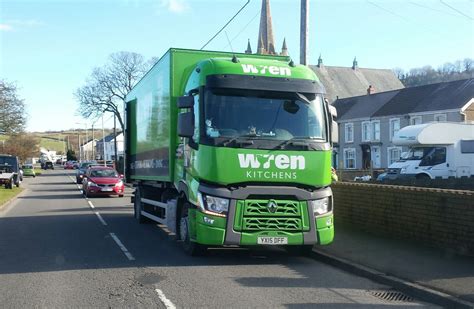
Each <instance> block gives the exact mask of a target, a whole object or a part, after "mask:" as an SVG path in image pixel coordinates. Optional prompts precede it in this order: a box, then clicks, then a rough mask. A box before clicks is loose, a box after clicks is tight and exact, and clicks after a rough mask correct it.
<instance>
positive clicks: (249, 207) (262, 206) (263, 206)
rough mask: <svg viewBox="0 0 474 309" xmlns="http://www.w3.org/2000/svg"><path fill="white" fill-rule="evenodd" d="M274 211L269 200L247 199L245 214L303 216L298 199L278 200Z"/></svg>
mask: <svg viewBox="0 0 474 309" xmlns="http://www.w3.org/2000/svg"><path fill="white" fill-rule="evenodd" d="M274 202H275V204H276V208H275V211H274V212H271V211H270V208H269V207H268V203H269V200H247V201H245V210H244V216H265V215H269V216H301V209H300V203H299V202H298V201H289V200H283V201H282V200H276V201H274Z"/></svg>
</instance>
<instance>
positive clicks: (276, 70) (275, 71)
mask: <svg viewBox="0 0 474 309" xmlns="http://www.w3.org/2000/svg"><path fill="white" fill-rule="evenodd" d="M242 70H243V71H244V73H246V74H267V73H270V74H271V75H279V76H291V70H290V68H284V67H277V66H274V65H253V64H242Z"/></svg>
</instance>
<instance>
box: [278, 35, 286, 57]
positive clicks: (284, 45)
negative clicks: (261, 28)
mask: <svg viewBox="0 0 474 309" xmlns="http://www.w3.org/2000/svg"><path fill="white" fill-rule="evenodd" d="M280 55H282V56H288V47H286V38H284V39H283V46H282V47H281V53H280Z"/></svg>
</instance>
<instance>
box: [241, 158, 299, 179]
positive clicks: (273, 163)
mask: <svg viewBox="0 0 474 309" xmlns="http://www.w3.org/2000/svg"><path fill="white" fill-rule="evenodd" d="M237 155H238V157H239V165H240V168H245V169H250V170H247V171H246V174H245V175H246V177H247V178H250V179H259V178H263V179H283V180H288V179H290V180H291V179H293V180H294V179H296V178H297V171H298V170H304V169H305V165H306V161H305V158H304V157H303V156H288V155H284V154H279V155H261V154H257V155H255V154H242V153H239V154H237ZM270 169H271V170H270ZM275 169H278V170H279V171H276V170H275Z"/></svg>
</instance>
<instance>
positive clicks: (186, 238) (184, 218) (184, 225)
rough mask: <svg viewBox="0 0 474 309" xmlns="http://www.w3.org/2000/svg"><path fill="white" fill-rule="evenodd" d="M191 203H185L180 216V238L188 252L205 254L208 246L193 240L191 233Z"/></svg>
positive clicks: (192, 254)
mask: <svg viewBox="0 0 474 309" xmlns="http://www.w3.org/2000/svg"><path fill="white" fill-rule="evenodd" d="M190 206H191V205H190V204H189V203H187V202H186V203H184V205H183V207H182V208H181V212H180V216H179V224H178V231H179V239H180V240H181V241H182V245H183V249H184V252H186V254H188V255H191V256H199V255H203V254H205V253H206V252H207V247H206V246H204V245H201V244H198V243H196V242H193V241H191V238H190V233H189V228H190V227H189V208H190Z"/></svg>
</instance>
